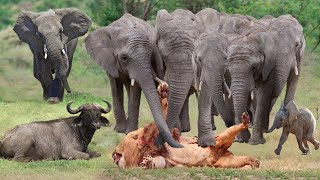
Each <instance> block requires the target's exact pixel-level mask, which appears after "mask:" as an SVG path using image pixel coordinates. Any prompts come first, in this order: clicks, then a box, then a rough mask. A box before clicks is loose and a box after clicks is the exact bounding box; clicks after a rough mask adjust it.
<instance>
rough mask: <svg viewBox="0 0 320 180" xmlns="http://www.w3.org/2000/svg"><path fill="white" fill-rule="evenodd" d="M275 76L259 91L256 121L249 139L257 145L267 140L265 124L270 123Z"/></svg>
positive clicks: (261, 86)
mask: <svg viewBox="0 0 320 180" xmlns="http://www.w3.org/2000/svg"><path fill="white" fill-rule="evenodd" d="M273 85H274V82H273V78H270V79H269V80H268V81H266V82H264V83H263V84H261V85H260V87H259V89H258V93H257V109H256V112H255V115H254V119H255V120H254V122H253V128H252V137H251V138H250V140H249V144H251V145H257V144H264V143H266V140H265V139H264V137H263V132H264V130H263V124H264V123H266V124H269V115H270V109H271V104H272V99H273V98H272V97H274V96H273V89H270V87H274V86H273Z"/></svg>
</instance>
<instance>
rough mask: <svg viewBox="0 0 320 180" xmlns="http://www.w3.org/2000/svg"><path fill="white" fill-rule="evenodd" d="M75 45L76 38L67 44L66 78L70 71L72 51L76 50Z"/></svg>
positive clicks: (76, 42)
mask: <svg viewBox="0 0 320 180" xmlns="http://www.w3.org/2000/svg"><path fill="white" fill-rule="evenodd" d="M77 44H78V38H75V39H73V40H71V41H69V42H68V43H67V54H68V61H69V69H68V72H67V77H68V76H69V74H70V71H71V67H72V60H73V54H74V51H75V50H76V47H77Z"/></svg>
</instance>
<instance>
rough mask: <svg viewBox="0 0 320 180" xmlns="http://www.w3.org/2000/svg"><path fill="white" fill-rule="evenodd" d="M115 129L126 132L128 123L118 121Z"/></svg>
mask: <svg viewBox="0 0 320 180" xmlns="http://www.w3.org/2000/svg"><path fill="white" fill-rule="evenodd" d="M114 130H115V131H117V132H118V133H126V130H127V125H126V124H120V123H117V124H116V126H115V127H114Z"/></svg>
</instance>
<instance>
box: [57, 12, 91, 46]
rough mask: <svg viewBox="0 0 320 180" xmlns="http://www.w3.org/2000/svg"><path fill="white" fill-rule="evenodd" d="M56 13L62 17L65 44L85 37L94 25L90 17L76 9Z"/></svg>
mask: <svg viewBox="0 0 320 180" xmlns="http://www.w3.org/2000/svg"><path fill="white" fill-rule="evenodd" d="M55 13H56V14H57V15H58V16H60V17H61V24H62V27H63V34H64V36H63V42H64V43H67V42H69V41H70V40H72V39H75V38H77V37H80V36H83V35H85V34H86V33H87V32H88V29H89V28H90V26H91V24H92V22H91V19H90V17H89V16H88V15H86V14H85V13H83V12H81V11H80V10H78V9H76V8H64V9H56V10H55Z"/></svg>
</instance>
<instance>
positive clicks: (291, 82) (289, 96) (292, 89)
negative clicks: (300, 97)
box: [284, 62, 301, 104]
mask: <svg viewBox="0 0 320 180" xmlns="http://www.w3.org/2000/svg"><path fill="white" fill-rule="evenodd" d="M297 68H298V75H296V74H295V72H294V69H293V68H292V69H291V71H290V74H289V77H288V80H287V89H286V95H285V98H284V104H288V103H289V102H290V101H292V100H293V99H294V95H295V93H296V89H297V85H298V81H299V77H300V73H301V71H300V70H301V62H297Z"/></svg>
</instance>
